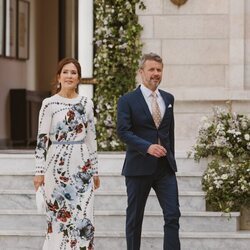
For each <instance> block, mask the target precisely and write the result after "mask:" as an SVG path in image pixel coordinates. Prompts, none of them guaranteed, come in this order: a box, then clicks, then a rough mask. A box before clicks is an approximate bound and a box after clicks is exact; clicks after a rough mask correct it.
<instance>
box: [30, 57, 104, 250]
mask: <svg viewBox="0 0 250 250" xmlns="http://www.w3.org/2000/svg"><path fill="white" fill-rule="evenodd" d="M80 79H81V67H80V64H79V63H78V61H77V60H75V59H73V58H65V59H63V60H61V61H60V62H59V64H58V68H57V74H56V81H55V84H56V91H55V94H54V95H53V96H51V97H49V98H46V99H45V100H44V101H43V103H42V107H41V110H40V114H39V128H38V136H37V146H36V151H35V158H36V174H35V177H34V186H35V189H36V190H37V189H38V187H39V186H40V185H44V189H45V201H46V217H47V224H48V228H47V234H46V239H45V243H44V246H43V250H68V249H70V250H72V249H73V250H76V249H86V250H92V249H94V244H93V240H94V225H93V198H94V195H93V191H94V189H97V188H99V186H100V180H99V177H98V169H97V163H98V162H97V145H96V134H95V125H94V114H93V103H92V101H91V100H90V99H89V98H87V97H83V96H80V95H79V94H78V93H77V86H78V84H79V82H80Z"/></svg>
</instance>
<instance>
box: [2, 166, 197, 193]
mask: <svg viewBox="0 0 250 250" xmlns="http://www.w3.org/2000/svg"><path fill="white" fill-rule="evenodd" d="M99 175H100V178H101V187H100V190H102V191H105V190H110V191H111V190H120V191H125V189H126V187H125V179H124V176H121V174H120V173H117V172H100V173H99ZM201 176H202V174H201V173H200V172H193V173H183V172H178V173H177V180H178V187H179V190H184V191H201ZM33 177H34V172H30V171H29V172H17V171H15V172H14V171H9V172H5V173H2V172H0V189H27V190H32V189H33V188H34V187H33Z"/></svg>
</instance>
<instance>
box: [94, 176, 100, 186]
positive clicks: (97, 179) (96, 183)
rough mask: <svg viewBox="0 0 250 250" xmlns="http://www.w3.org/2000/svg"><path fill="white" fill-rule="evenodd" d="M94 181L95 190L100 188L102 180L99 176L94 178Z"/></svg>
mask: <svg viewBox="0 0 250 250" xmlns="http://www.w3.org/2000/svg"><path fill="white" fill-rule="evenodd" d="M93 180H94V190H95V189H98V188H99V187H100V178H99V176H98V175H95V176H93Z"/></svg>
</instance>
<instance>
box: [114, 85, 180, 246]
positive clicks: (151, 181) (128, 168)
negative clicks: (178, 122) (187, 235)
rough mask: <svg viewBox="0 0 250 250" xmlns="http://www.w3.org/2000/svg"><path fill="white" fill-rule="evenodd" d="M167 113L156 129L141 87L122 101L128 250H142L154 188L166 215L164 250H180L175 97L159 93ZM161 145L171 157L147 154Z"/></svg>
mask: <svg viewBox="0 0 250 250" xmlns="http://www.w3.org/2000/svg"><path fill="white" fill-rule="evenodd" d="M159 91H160V95H161V96H162V98H163V100H164V103H165V106H166V110H165V114H164V115H163V117H162V121H161V124H160V125H159V127H158V128H156V126H155V123H154V121H153V118H152V115H151V113H150V110H149V108H148V106H147V103H146V101H145V99H144V97H143V94H142V92H141V89H140V87H138V88H137V89H136V90H134V91H132V92H130V93H127V94H125V95H124V96H122V97H121V98H120V99H119V101H118V108H117V133H118V136H119V138H120V139H121V140H122V141H123V142H124V143H125V144H126V145H127V150H126V157H125V161H124V165H123V170H122V174H123V175H124V176H125V177H126V187H127V195H128V207H127V216H126V238H127V249H128V250H139V249H140V240H141V228H142V220H143V215H144V208H145V204H146V201H147V198H148V195H149V192H150V189H151V188H153V189H154V190H155V192H156V195H157V198H158V200H159V203H160V205H161V208H162V210H163V215H164V221H165V224H164V247H163V249H164V250H179V249H180V242H179V217H180V210H179V201H178V187H177V181H176V175H175V172H176V171H177V167H176V161H175V149H174V114H173V107H174V97H173V95H171V94H170V93H168V92H165V91H163V90H159ZM159 140H160V144H161V145H162V146H163V147H164V148H165V149H166V150H167V155H166V156H165V157H162V158H156V157H154V156H152V155H150V154H148V153H147V150H148V148H149V146H150V145H151V144H157V143H158V142H159Z"/></svg>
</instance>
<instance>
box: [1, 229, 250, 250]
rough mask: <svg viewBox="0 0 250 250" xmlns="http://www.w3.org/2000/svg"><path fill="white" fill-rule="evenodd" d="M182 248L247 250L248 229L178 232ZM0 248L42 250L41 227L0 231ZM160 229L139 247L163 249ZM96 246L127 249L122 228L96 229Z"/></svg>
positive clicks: (98, 248)
mask: <svg viewBox="0 0 250 250" xmlns="http://www.w3.org/2000/svg"><path fill="white" fill-rule="evenodd" d="M180 240H181V249H182V250H225V249H226V250H247V249H248V246H249V245H250V232H249V231H245V232H234V233H232V232H227V233H225V232H223V233H221V232H214V233H208V232H191V233H184V232H181V233H180ZM0 242H1V250H41V249H42V245H43V242H44V232H43V231H35V230H31V231H19V230H18V231H17V230H4V231H0ZM162 245H163V233H159V232H153V231H152V232H144V233H142V242H141V249H143V250H157V249H162ZM95 249H96V250H110V249H119V250H126V239H125V235H124V232H123V231H121V232H120V231H116V232H109V231H103V232H96V234H95Z"/></svg>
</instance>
